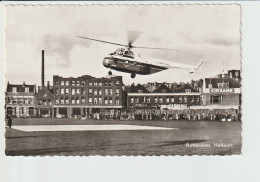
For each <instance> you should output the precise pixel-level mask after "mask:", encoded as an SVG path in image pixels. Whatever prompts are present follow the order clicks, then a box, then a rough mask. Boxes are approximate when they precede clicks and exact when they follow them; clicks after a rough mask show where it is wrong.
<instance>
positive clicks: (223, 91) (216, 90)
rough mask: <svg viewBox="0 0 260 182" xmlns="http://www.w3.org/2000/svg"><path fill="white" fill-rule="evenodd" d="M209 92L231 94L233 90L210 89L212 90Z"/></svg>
mask: <svg viewBox="0 0 260 182" xmlns="http://www.w3.org/2000/svg"><path fill="white" fill-rule="evenodd" d="M210 92H218V93H225V92H227V93H231V92H234V89H232V88H212V89H210Z"/></svg>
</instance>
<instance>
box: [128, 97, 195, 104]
mask: <svg viewBox="0 0 260 182" xmlns="http://www.w3.org/2000/svg"><path fill="white" fill-rule="evenodd" d="M187 99H188V97H187V96H179V97H178V103H187ZM189 99H190V102H192V103H194V102H195V103H198V102H199V96H189ZM152 100H153V102H154V103H163V102H164V99H163V97H152ZM165 102H166V103H174V102H175V98H174V97H166V98H165ZM130 103H151V98H150V97H130Z"/></svg>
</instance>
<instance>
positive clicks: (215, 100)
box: [210, 95, 222, 104]
mask: <svg viewBox="0 0 260 182" xmlns="http://www.w3.org/2000/svg"><path fill="white" fill-rule="evenodd" d="M221 102H222V96H221V95H216V96H214V95H212V96H211V97H210V103H211V104H220V103H221Z"/></svg>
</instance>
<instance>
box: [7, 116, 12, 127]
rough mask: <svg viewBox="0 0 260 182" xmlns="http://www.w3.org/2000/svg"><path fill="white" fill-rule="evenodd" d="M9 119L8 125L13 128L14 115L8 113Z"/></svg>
mask: <svg viewBox="0 0 260 182" xmlns="http://www.w3.org/2000/svg"><path fill="white" fill-rule="evenodd" d="M7 120H8V126H9V128H12V122H13V117H12V115H11V114H8V116H7Z"/></svg>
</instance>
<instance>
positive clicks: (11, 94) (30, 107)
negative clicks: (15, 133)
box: [5, 82, 36, 117]
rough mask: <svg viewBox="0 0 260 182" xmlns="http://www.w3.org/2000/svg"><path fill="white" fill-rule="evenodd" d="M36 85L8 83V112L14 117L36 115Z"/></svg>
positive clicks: (6, 95)
mask: <svg viewBox="0 0 260 182" xmlns="http://www.w3.org/2000/svg"><path fill="white" fill-rule="evenodd" d="M35 87H36V86H35V85H28V84H25V82H24V83H23V84H10V83H9V82H8V83H7V87H6V92H5V100H6V105H5V108H6V114H11V115H13V116H14V117H34V116H35V115H36V107H35V93H36V88H35Z"/></svg>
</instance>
